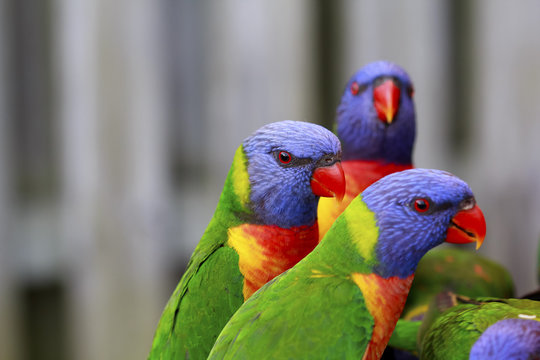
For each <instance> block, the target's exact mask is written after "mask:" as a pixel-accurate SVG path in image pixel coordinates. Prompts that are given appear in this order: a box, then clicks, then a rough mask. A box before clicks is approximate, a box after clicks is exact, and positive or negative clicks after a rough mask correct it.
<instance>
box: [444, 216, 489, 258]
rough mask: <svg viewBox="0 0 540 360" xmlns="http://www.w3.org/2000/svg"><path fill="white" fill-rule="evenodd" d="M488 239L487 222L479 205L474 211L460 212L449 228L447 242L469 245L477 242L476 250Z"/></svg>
mask: <svg viewBox="0 0 540 360" xmlns="http://www.w3.org/2000/svg"><path fill="white" fill-rule="evenodd" d="M485 237H486V221H485V219H484V214H483V213H482V210H480V207H479V206H478V205H474V207H473V208H472V209H468V210H461V211H459V212H458V213H457V214H456V215H455V216H454V218H453V219H452V221H450V226H449V227H448V233H447V235H446V242H449V243H453V244H467V243H472V242H476V250H478V249H480V246H482V243H483V242H484V238H485Z"/></svg>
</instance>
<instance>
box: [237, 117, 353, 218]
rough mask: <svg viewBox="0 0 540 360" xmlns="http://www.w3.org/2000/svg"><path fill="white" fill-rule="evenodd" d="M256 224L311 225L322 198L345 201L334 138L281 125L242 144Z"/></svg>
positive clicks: (300, 125) (318, 129)
mask: <svg viewBox="0 0 540 360" xmlns="http://www.w3.org/2000/svg"><path fill="white" fill-rule="evenodd" d="M243 149H244V151H245V154H246V158H247V172H248V174H249V184H250V190H251V191H250V207H251V209H252V212H253V214H254V216H255V218H256V221H258V222H260V223H263V224H267V225H277V226H280V227H284V228H290V227H293V226H302V225H312V224H313V223H314V222H315V220H316V218H317V204H318V200H319V197H320V196H326V197H333V196H335V197H338V198H343V195H344V194H345V176H344V173H343V169H342V168H341V146H340V143H339V140H338V138H337V137H336V136H335V135H334V134H332V132H330V131H328V130H327V129H325V128H323V127H322V126H319V125H315V124H311V123H306V122H299V121H281V122H276V123H272V124H269V125H266V126H263V127H262V128H260V129H259V130H257V131H256V132H255V133H254V134H253V135H252V136H250V137H248V138H247V139H246V140H245V141H244V143H243Z"/></svg>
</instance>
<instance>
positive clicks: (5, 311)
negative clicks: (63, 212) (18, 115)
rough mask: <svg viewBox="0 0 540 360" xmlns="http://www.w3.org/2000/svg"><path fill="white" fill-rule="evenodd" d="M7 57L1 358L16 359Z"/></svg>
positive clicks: (2, 16) (0, 193)
mask: <svg viewBox="0 0 540 360" xmlns="http://www.w3.org/2000/svg"><path fill="white" fill-rule="evenodd" d="M9 16H10V14H9V10H8V7H7V4H6V2H5V1H2V2H0V49H8V48H9V47H10V42H9V38H10V36H9V35H10V30H9V26H8V25H9V24H10V21H9ZM9 66H10V63H9V57H8V56H7V54H6V53H3V54H2V53H0V319H2V321H0V358H2V359H19V358H20V356H21V353H20V344H21V342H20V339H19V337H18V336H19V334H20V332H21V328H20V326H19V324H20V319H21V317H20V308H19V306H18V305H17V299H16V296H15V276H14V275H15V274H14V268H15V264H14V263H13V257H12V255H13V251H14V249H13V237H12V235H13V228H12V225H11V224H12V220H13V214H12V212H11V210H10V209H12V208H13V198H12V195H11V194H12V193H13V183H12V179H11V177H10V173H11V172H10V169H12V164H11V155H12V154H11V146H10V145H11V140H10V137H9V134H10V133H11V129H10V127H9V125H8V119H10V118H11V114H12V111H11V107H10V105H9V100H8V99H10V96H9V91H10V87H9V81H8V79H9V75H8V74H9Z"/></svg>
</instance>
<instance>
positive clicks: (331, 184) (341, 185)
mask: <svg viewBox="0 0 540 360" xmlns="http://www.w3.org/2000/svg"><path fill="white" fill-rule="evenodd" d="M311 190H312V191H313V193H314V194H315V195H318V196H324V197H336V198H337V199H338V200H339V201H341V200H343V196H345V173H344V172H343V168H342V167H341V162H340V161H338V162H336V163H334V164H333V165H331V166H323V167H318V168H316V169H315V171H313V176H312V177H311Z"/></svg>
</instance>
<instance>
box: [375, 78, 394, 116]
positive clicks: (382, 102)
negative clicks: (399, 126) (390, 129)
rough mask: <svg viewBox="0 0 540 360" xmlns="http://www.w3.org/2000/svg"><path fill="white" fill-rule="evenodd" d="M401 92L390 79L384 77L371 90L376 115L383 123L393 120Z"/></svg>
mask: <svg viewBox="0 0 540 360" xmlns="http://www.w3.org/2000/svg"><path fill="white" fill-rule="evenodd" d="M400 95H401V92H400V90H399V87H398V86H397V85H396V84H395V83H394V80H392V79H386V80H384V81H383V82H382V83H381V84H379V85H377V87H375V89H374V90H373V103H374V105H375V110H377V116H378V117H379V119H380V120H381V121H382V122H383V123H385V124H391V123H392V121H394V117H395V116H396V112H397V110H398V107H399V97H400Z"/></svg>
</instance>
